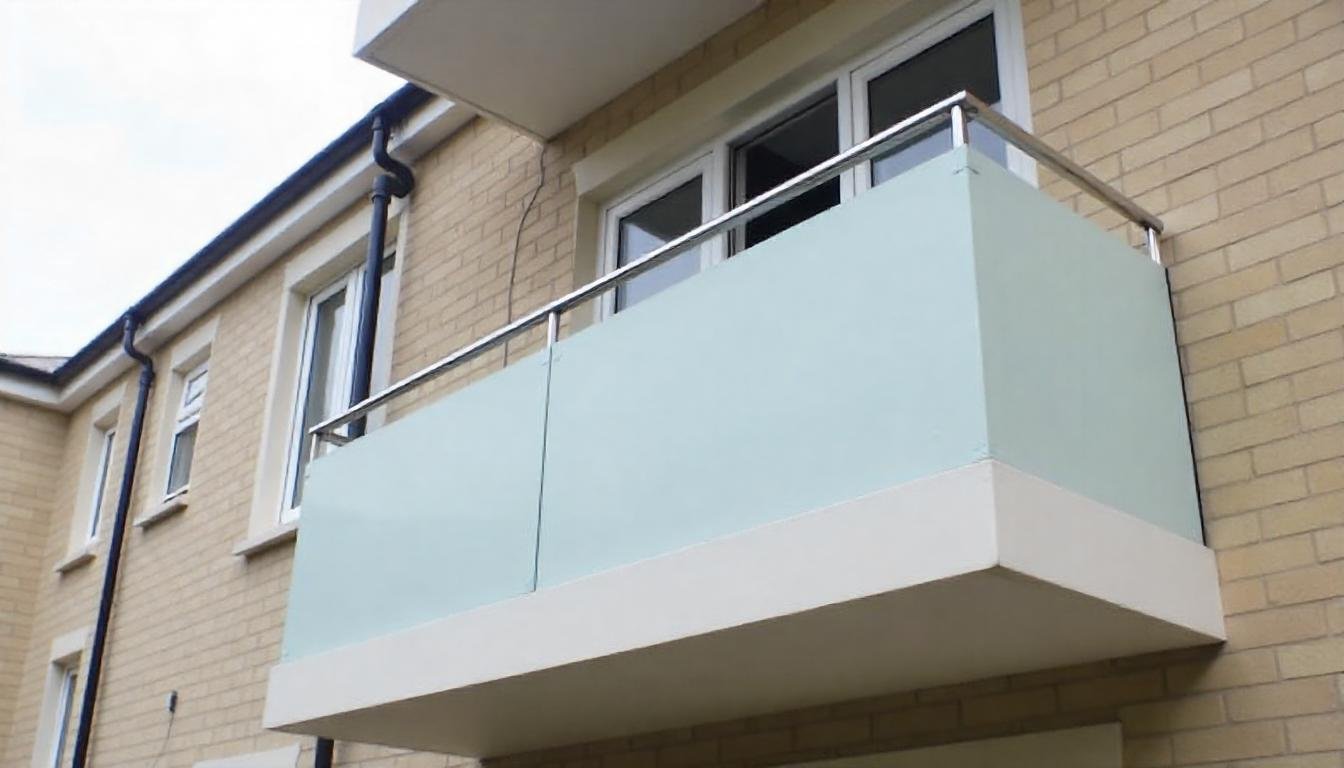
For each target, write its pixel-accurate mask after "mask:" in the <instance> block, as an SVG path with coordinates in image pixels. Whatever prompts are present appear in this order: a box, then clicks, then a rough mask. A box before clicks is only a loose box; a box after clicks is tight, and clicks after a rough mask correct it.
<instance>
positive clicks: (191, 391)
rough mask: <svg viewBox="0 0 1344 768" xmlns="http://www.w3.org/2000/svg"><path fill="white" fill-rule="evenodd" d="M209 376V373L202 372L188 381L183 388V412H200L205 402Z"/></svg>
mask: <svg viewBox="0 0 1344 768" xmlns="http://www.w3.org/2000/svg"><path fill="white" fill-rule="evenodd" d="M208 376H209V372H208V371H201V372H200V373H198V374H196V375H195V376H193V377H191V378H190V379H187V382H186V384H184V385H183V386H182V410H183V411H184V412H194V411H197V410H200V407H201V404H202V401H204V400H205V383H206V378H207V377H208Z"/></svg>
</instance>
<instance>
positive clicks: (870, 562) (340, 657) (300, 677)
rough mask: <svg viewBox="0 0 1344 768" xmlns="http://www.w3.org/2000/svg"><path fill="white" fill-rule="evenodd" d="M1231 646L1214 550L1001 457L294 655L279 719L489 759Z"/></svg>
mask: <svg viewBox="0 0 1344 768" xmlns="http://www.w3.org/2000/svg"><path fill="white" fill-rule="evenodd" d="M1222 637H1223V623H1222V611H1221V606H1220V603H1219V593H1218V586H1217V574H1216V569H1215V566H1214V561H1213V556H1212V553H1211V552H1210V551H1209V550H1207V549H1206V548H1204V547H1203V546H1200V545H1199V544H1197V543H1195V542H1192V541H1190V540H1188V539H1186V538H1183V537H1181V536H1178V535H1176V534H1174V533H1170V532H1168V531H1166V530H1163V529H1162V528H1159V527H1158V526H1155V525H1152V524H1150V523H1147V522H1144V521H1142V520H1140V519H1138V518H1136V517H1134V516H1132V515H1128V514H1124V513H1121V512H1118V511H1116V510H1114V509H1111V508H1109V507H1107V506H1105V505H1103V504H1100V503H1098V502H1095V501H1092V500H1090V499H1087V498H1085V497H1083V496H1080V495H1078V494H1076V493H1073V492H1071V491H1068V490H1065V489H1062V488H1060V487H1058V486H1056V485H1053V484H1051V483H1049V482H1046V481H1044V480H1041V479H1039V478H1037V477H1035V476H1032V475H1029V474H1027V473H1024V472H1022V471H1019V470H1017V469H1014V468H1013V467H1010V466H1008V465H1006V464H1003V463H1001V462H998V461H995V460H985V461H980V462H977V463H975V464H971V465H969V466H966V467H962V468H960V469H955V470H951V471H948V472H944V473H941V474H938V475H935V476H932V477H928V478H924V479H921V480H918V481H915V482H911V483H907V484H904V485H901V486H898V487H894V488H890V489H887V490H884V491H880V492H877V493H874V494H871V495H868V496H865V497H863V498H859V499H854V500H851V501H847V502H843V503H840V504H836V505H832V506H829V507H826V508H823V509H818V510H815V511H813V512H810V513H807V514H803V515H799V516H796V517H793V518H790V519H787V520H783V521H780V522H776V523H771V524H768V525H763V526H759V527H757V528H753V529H751V530H747V531H744V532H741V533H738V534H736V535H732V536H727V537H724V538H721V539H716V540H713V541H709V542H706V543H702V544H698V545H695V546H691V547H687V548H685V549H681V550H678V551H674V552H671V553H668V554H665V555H661V556H659V557H655V558H650V559H647V560H643V561H639V562H635V563H632V564H629V565H626V566H623V567H619V568H615V569H612V570H608V571H604V572H602V573H598V574H595V575H592V576H588V577H586V578H582V579H578V580H575V581H572V582H568V583H565V584H561V585H558V586H554V587H550V588H545V589H541V590H539V591H536V592H532V593H530V594H526V595H523V596H520V597H516V598H512V599H509V600H505V601H502V602H498V603H493V604H490V605H486V606H483V607H480V608H476V609H473V610H469V611H464V612H462V613H457V614H454V615H450V616H447V617H444V618H442V619H438V620H435V621H432V622H428V623H425V624H422V625H419V626H416V627H412V628H410V629H406V630H402V631H399V632H395V633H391V634H387V635H383V636H380V637H377V638H374V639H371V640H367V641H364V642H360V643H356V644H352V645H347V646H344V647H340V648H336V649H334V650H330V651H327V652H324V653H319V654H315V655H311V656H305V657H302V658H299V659H297V660H293V661H289V662H286V663H282V664H281V665H279V666H278V667H276V668H275V669H274V670H273V671H272V674H271V680H270V690H269V693H268V697H267V711H266V724H267V726H268V727H271V728H278V729H280V730H285V731H290V732H294V733H305V734H314V735H321V736H328V737H334V738H339V739H348V740H352V741H362V742H373V743H383V744H392V745H396V746H400V747H408V748H415V749H426V750H433V751H439V752H449V753H453V754H461V755H473V756H496V755H503V754H512V753H517V752H522V751H528V750H533V749H540V748H546V747H553V746H559V745H564V744H573V743H578V742H583V741H588V740H594V739H604V738H612V737H618V736H626V735H633V734H637V733H644V732H649V731H655V730H661V729H666V728H674V727H683V726H688V725H692V724H698V723H706V722H714V721H718V720H726V719H733V718H738V717H743V716H751V715H760V714H766V713H770V712H776V711H781V710H788V709H792V708H797V707H806V706H811V705H816V704H821V703H826V702H835V701H843V700H848V699H856V698H862V697H866V696H874V695H880V694H884V693H890V692H895V691H901V690H909V689H915V688H921V687H926V686H933V685H942V684H947V683H954V682H964V681H969V680H975V679H980V678H984V677H990V676H995V675H1002V674H1011V673H1018V672H1025V671H1030V670H1039V669H1047V668H1051V667H1058V666H1065V665H1070V664H1076V663H1082V662H1087V661H1093V660H1099V659H1105V658H1114V657H1122V656H1128V655H1133V654H1139V653H1147V652H1152V651H1160V650H1166V649H1174V648H1180V647H1191V646H1197V645H1203V644H1208V643H1213V642H1217V641H1218V640H1220V639H1221V638H1222Z"/></svg>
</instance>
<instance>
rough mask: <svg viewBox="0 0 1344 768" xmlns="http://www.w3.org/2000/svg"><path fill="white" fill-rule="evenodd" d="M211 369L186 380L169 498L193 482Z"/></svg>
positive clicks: (197, 371)
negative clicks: (199, 424)
mask: <svg viewBox="0 0 1344 768" xmlns="http://www.w3.org/2000/svg"><path fill="white" fill-rule="evenodd" d="M208 377H209V369H208V367H207V366H205V365H201V366H199V367H198V368H196V369H194V370H192V371H191V372H189V373H188V374H187V375H186V376H184V377H183V381H182V399H181V401H180V402H179V403H178V406H177V419H176V421H175V423H174V425H173V441H172V449H171V450H170V452H169V457H168V487H167V488H166V489H165V491H164V493H165V495H166V496H175V495H177V494H179V493H182V492H183V491H185V490H187V484H188V482H189V481H190V480H191V461H192V458H193V457H194V456H195V453H196V431H197V424H198V423H199V422H200V420H201V408H202V407H203V406H204V405H205V385H206V382H207V380H208Z"/></svg>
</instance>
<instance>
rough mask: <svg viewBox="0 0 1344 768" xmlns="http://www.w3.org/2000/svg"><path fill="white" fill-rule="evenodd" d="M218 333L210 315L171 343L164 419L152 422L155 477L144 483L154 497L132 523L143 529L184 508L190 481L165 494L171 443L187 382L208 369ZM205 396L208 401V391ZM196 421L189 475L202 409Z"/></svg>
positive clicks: (197, 453) (194, 459) (195, 456)
mask: <svg viewBox="0 0 1344 768" xmlns="http://www.w3.org/2000/svg"><path fill="white" fill-rule="evenodd" d="M218 330H219V317H218V316H214V317H211V318H210V319H208V320H205V321H203V322H201V323H199V324H198V325H197V326H196V327H195V329H193V330H191V331H189V332H187V333H184V334H182V335H181V336H179V337H178V338H177V339H176V340H174V341H173V344H172V349H171V351H170V352H169V354H168V360H167V368H168V370H170V371H171V376H170V377H168V386H166V387H164V388H163V392H162V400H161V403H162V410H161V411H160V412H161V413H163V414H164V417H163V419H161V420H159V421H158V422H156V424H155V427H154V432H153V435H154V441H153V443H152V451H153V453H152V456H153V465H152V466H153V468H154V473H155V474H154V476H153V477H151V478H148V479H147V481H146V482H148V483H150V487H152V488H156V489H158V490H157V492H156V493H157V494H158V495H157V496H155V497H152V498H151V499H150V500H149V502H150V503H149V508H148V509H145V510H143V511H142V512H141V514H140V516H139V517H137V518H136V520H135V521H134V525H136V526H137V527H140V528H146V527H148V526H151V525H154V524H156V523H158V522H160V521H162V520H164V519H167V518H168V517H170V516H171V515H173V514H175V513H177V512H180V511H182V510H183V509H186V507H187V502H188V497H189V496H190V491H191V480H190V478H188V480H187V485H186V486H185V487H183V488H182V489H181V490H180V491H177V492H176V493H169V492H168V483H169V482H170V480H171V477H170V473H171V469H172V461H173V444H174V443H175V442H176V440H177V434H178V432H179V431H180V429H179V423H181V419H180V415H181V410H182V399H183V397H184V394H185V390H186V384H187V380H188V379H190V378H191V377H192V376H193V375H194V374H195V373H196V372H197V371H198V370H208V369H209V368H210V366H211V354H212V352H213V348H214V343H215V336H216V335H217V333H218ZM208 388H209V385H208V384H207V390H208ZM205 397H206V399H209V397H210V394H209V392H208V391H207V392H206V395H205ZM196 418H197V427H196V441H197V442H196V448H195V453H194V454H193V456H192V470H193V474H194V471H195V467H196V462H197V460H198V459H199V458H200V448H201V443H200V440H201V427H200V420H201V419H203V418H204V407H202V410H201V412H200V413H198V414H196ZM181 426H182V427H184V428H185V427H186V426H187V424H185V423H182V424H181Z"/></svg>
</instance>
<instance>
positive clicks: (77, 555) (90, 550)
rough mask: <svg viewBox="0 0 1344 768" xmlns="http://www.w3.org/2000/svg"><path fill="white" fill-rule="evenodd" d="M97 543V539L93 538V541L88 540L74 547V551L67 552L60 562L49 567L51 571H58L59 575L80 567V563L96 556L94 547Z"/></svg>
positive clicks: (87, 561)
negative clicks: (82, 544) (86, 542)
mask: <svg viewBox="0 0 1344 768" xmlns="http://www.w3.org/2000/svg"><path fill="white" fill-rule="evenodd" d="M97 545H98V540H97V539H95V540H93V541H90V542H89V543H88V544H85V545H84V546H82V547H80V548H79V549H76V550H75V551H73V552H71V553H69V554H68V555H66V556H65V557H63V558H61V561H60V562H58V563H56V566H55V567H54V568H52V569H51V571H52V573H59V574H61V575H65V574H67V573H69V572H71V571H73V570H75V569H76V568H78V567H80V566H81V565H84V564H85V563H89V562H92V561H93V558H95V557H97V553H96V551H95V549H94V548H95V547H96V546H97Z"/></svg>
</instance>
